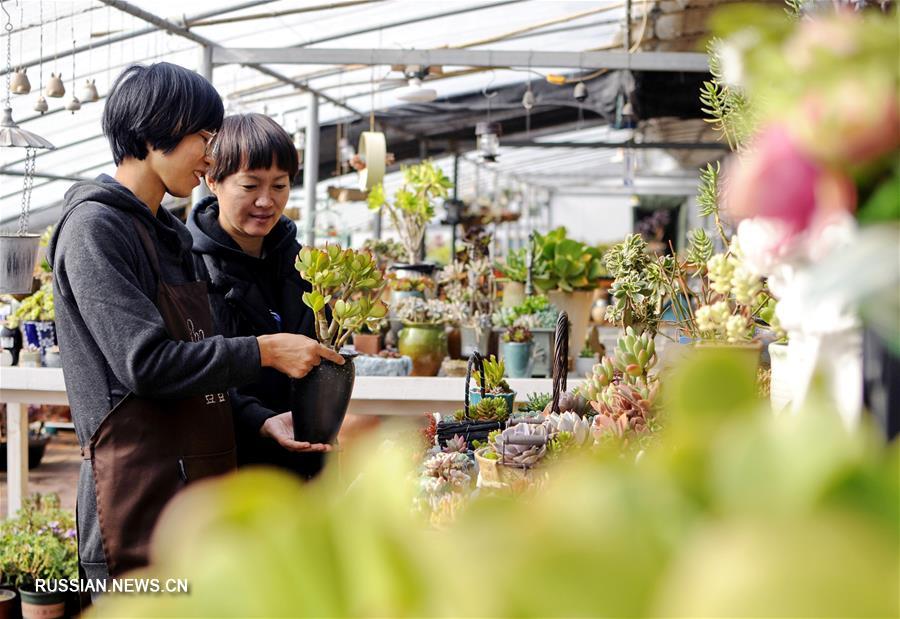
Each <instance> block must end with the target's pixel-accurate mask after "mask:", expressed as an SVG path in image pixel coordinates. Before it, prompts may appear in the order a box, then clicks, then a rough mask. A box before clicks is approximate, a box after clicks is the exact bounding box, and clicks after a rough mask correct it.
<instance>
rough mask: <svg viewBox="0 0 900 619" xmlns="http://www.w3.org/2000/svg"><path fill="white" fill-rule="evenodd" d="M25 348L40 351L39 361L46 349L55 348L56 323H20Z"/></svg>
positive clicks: (35, 321)
mask: <svg viewBox="0 0 900 619" xmlns="http://www.w3.org/2000/svg"><path fill="white" fill-rule="evenodd" d="M22 332H23V333H24V334H25V341H24V344H25V346H27V347H29V348H36V349H38V350H40V351H41V359H42V360H43V357H44V354H45V352H46V350H47V349H48V348H52V347H54V346H56V344H57V341H56V323H55V322H53V321H52V320H25V321H23V322H22Z"/></svg>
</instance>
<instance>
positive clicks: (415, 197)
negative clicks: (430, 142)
mask: <svg viewBox="0 0 900 619" xmlns="http://www.w3.org/2000/svg"><path fill="white" fill-rule="evenodd" d="M401 171H402V172H403V185H402V187H400V189H398V190H397V193H396V194H395V195H394V201H393V202H390V201H388V199H387V196H386V195H385V193H384V185H382V184H379V185H377V186H376V187H375V188H373V189H372V191H370V192H369V198H368V204H369V208H370V209H371V210H374V211H377V210H379V209H381V208H382V207H383V208H384V209H385V210H386V211H387V213H388V216H389V217H390V218H391V222H392V223H393V224H394V229H395V230H397V234H399V235H400V242H401V243H402V245H403V248H404V251H405V253H406V261H407V263H409V264H414V263H416V262H418V255H419V246H420V244H421V242H422V236H423V235H424V234H425V226H426V225H427V224H428V222H429V221H431V219H432V218H433V217H434V202H435V200H437V199H438V198H446V197H447V190H448V189H450V188H451V187H452V186H453V183H452V182H451V181H450V179H448V178H447V177H446V176H444V172H443V171H442V170H441V169H440V168H439V167H437V166H435V165H434V163H433V162H432V161H430V160H426V161H423V162H422V163H418V164H415V165H411V166H401Z"/></svg>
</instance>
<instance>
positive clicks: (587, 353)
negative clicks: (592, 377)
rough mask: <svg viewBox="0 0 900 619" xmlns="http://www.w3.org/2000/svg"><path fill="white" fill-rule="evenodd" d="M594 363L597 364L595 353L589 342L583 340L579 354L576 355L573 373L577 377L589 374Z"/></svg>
mask: <svg viewBox="0 0 900 619" xmlns="http://www.w3.org/2000/svg"><path fill="white" fill-rule="evenodd" d="M595 363H597V353H595V352H594V349H593V348H591V345H590V342H589V341H588V340H585V342H584V346H582V347H581V352H579V353H578V358H577V359H575V373H576V374H578V375H579V376H584V375H587V374H590V373H591V372H592V371H593V369H594V364H595Z"/></svg>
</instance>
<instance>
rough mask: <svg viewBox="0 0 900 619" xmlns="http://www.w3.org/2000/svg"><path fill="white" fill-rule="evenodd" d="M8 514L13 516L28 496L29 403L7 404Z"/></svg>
mask: <svg viewBox="0 0 900 619" xmlns="http://www.w3.org/2000/svg"><path fill="white" fill-rule="evenodd" d="M6 475H7V477H6V481H7V483H8V484H9V488H8V493H7V503H6V514H7V515H8V516H9V517H10V518H12V517H13V516H15V515H16V512H17V511H19V508H20V507H22V499H23V497H26V496H28V405H27V404H20V403H19V402H8V403H7V404H6Z"/></svg>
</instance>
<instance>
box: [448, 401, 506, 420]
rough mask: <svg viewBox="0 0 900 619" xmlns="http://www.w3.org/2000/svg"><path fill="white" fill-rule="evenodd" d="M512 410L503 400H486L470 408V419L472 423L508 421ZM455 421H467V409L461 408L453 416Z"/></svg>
mask: <svg viewBox="0 0 900 619" xmlns="http://www.w3.org/2000/svg"><path fill="white" fill-rule="evenodd" d="M509 414H510V410H509V407H508V406H507V405H506V400H504V399H503V398H485V399H483V400H479V401H478V403H476V404H473V405H471V406H469V417H468V418H469V419H470V420H472V421H506V420H507V419H509ZM453 417H454V419H456V420H457V421H462V420H464V419H466V411H465V409H462V408H460V409H459V410H457V411H456V412H455V413H454V414H453Z"/></svg>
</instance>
